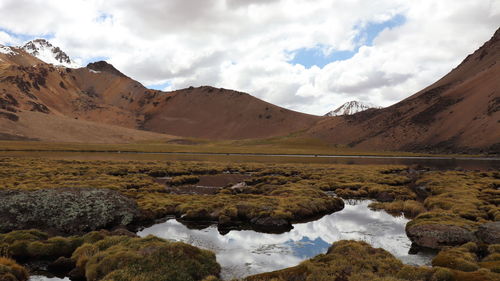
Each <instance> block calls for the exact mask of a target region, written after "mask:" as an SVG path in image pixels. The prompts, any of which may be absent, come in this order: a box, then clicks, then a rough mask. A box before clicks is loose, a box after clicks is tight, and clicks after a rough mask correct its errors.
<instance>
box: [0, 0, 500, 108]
mask: <svg viewBox="0 0 500 281" xmlns="http://www.w3.org/2000/svg"><path fill="white" fill-rule="evenodd" d="M499 26H500V1H498V0H439V1H436V0H419V1H408V0H294V1H292V0H169V1H158V0H136V1H132V0H71V1H69V0H0V44H3V45H11V46H16V45H22V44H23V43H25V42H26V41H28V40H31V39H35V38H46V39H48V40H49V41H50V42H51V43H52V44H54V45H56V46H59V47H61V49H63V50H64V51H65V52H66V53H67V54H68V55H69V56H70V57H71V58H73V59H74V60H75V61H77V62H78V63H80V64H81V65H83V66H84V65H86V64H87V63H88V62H92V61H96V60H107V61H108V62H109V63H111V64H113V65H114V66H115V67H116V68H118V69H119V70H120V71H122V72H123V73H125V74H126V75H128V76H130V77H132V78H133V79H136V80H138V81H140V82H141V83H143V84H144V85H145V86H147V87H150V88H155V89H161V90H175V89H181V88H185V87H189V86H195V87H196V86H201V85H211V86H214V87H222V88H227V89H234V90H238V91H243V92H247V93H250V94H252V95H254V96H256V97H258V98H260V99H263V100H265V101H268V102H271V103H274V104H277V105H279V106H283V107H285V108H289V109H293V110H297V111H301V112H306V113H310V114H316V115H323V114H325V113H326V112H328V111H330V110H333V109H335V108H336V107H338V106H340V105H341V104H343V103H345V102H347V101H351V100H359V101H364V102H369V103H372V104H376V105H379V106H388V105H391V104H394V103H396V102H398V101H400V100H402V99H404V98H406V97H408V96H410V95H412V94H413V93H415V92H417V91H419V90H421V89H422V88H424V87H426V86H428V85H430V84H431V83H433V82H435V81H436V80H438V79H439V78H440V77H442V76H443V75H445V74H446V73H448V72H449V71H450V70H451V69H453V68H454V67H456V66H457V65H458V64H459V63H460V62H461V61H462V60H463V59H464V58H465V57H466V56H467V55H468V54H469V53H472V52H473V51H474V50H476V49H477V48H479V47H480V46H481V45H482V44H483V43H484V42H485V41H487V40H488V39H489V38H490V37H491V36H492V35H493V33H494V32H495V30H496V29H497V28H498V27H499Z"/></svg>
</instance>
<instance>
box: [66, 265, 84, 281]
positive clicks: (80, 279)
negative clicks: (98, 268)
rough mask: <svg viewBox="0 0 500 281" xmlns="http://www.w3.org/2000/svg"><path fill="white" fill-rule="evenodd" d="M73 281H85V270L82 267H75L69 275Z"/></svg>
mask: <svg viewBox="0 0 500 281" xmlns="http://www.w3.org/2000/svg"><path fill="white" fill-rule="evenodd" d="M68 277H69V279H70V280H71V281H85V280H86V279H85V270H84V269H83V268H81V267H75V268H74V269H73V270H71V271H70V272H69V273H68Z"/></svg>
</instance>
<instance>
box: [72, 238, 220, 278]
mask: <svg viewBox="0 0 500 281" xmlns="http://www.w3.org/2000/svg"><path fill="white" fill-rule="evenodd" d="M72 259H73V260H74V261H75V263H76V266H77V268H76V269H75V270H74V272H80V273H82V274H84V276H85V278H86V279H87V280H88V281H96V280H129V281H149V280H150V281H162V280H164V281H167V280H168V281H194V280H203V279H205V278H208V277H210V276H212V280H217V278H216V277H217V276H218V275H219V273H220V266H219V264H218V263H217V261H216V259H215V255H214V254H213V253H212V252H210V251H206V250H201V249H198V248H196V247H193V246H190V245H188V244H184V243H179V242H168V241H166V240H163V239H160V238H157V237H154V236H148V237H145V238H131V237H126V236H114V237H107V238H105V239H103V240H101V241H99V242H97V243H93V244H92V243H86V244H84V245H82V246H81V247H80V248H78V249H77V250H76V251H75V252H74V253H73V255H72ZM207 280H208V279H207Z"/></svg>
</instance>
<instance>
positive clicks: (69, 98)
mask: <svg viewBox="0 0 500 281" xmlns="http://www.w3.org/2000/svg"><path fill="white" fill-rule="evenodd" d="M35 41H36V42H38V43H36V42H35ZM33 42H35V43H36V44H35V43H33V44H34V45H35V46H42V45H43V46H46V47H45V48H44V50H47V49H48V47H47V46H49V45H50V43H49V44H45V43H40V42H42V41H37V40H34V41H33ZM50 46H52V45H50ZM4 48H8V50H11V51H12V52H8V53H7V52H2V53H0V133H3V134H4V136H7V137H4V138H11V139H12V138H28V139H40V140H47V141H54V140H55V139H57V141H86V142H88V141H92V136H93V134H94V132H93V130H94V129H92V128H91V126H90V125H95V126H97V125H99V126H100V127H99V128H101V129H100V130H99V131H100V132H101V133H102V134H101V136H99V137H96V138H94V141H96V142H105V141H106V139H105V136H106V134H105V133H106V130H105V129H103V128H104V127H106V126H113V130H111V129H110V130H109V134H110V135H112V136H115V137H111V136H110V142H113V141H116V140H119V141H122V142H126V141H134V140H137V139H145V138H156V139H158V138H168V137H169V135H176V136H182V137H196V138H208V139H243V138H266V137H273V136H281V135H287V134H290V133H292V132H295V131H300V130H305V129H307V128H309V127H311V126H312V125H313V124H314V123H316V122H317V120H319V119H321V117H318V116H313V115H308V114H303V113H299V112H295V111H291V110H287V109H284V108H281V107H278V106H275V105H272V104H270V103H267V102H264V101H262V100H259V99H257V98H255V97H253V96H251V95H249V94H246V93H242V92H236V91H232V90H226V89H219V88H213V87H208V86H204V87H197V88H193V87H190V88H188V89H184V90H178V91H173V92H162V91H157V90H150V89H147V88H145V87H144V86H143V85H142V84H140V83H139V82H137V81H135V80H133V79H131V78H129V77H127V76H126V75H125V74H123V73H122V72H120V71H119V70H117V69H116V68H115V67H114V66H112V65H111V64H109V63H107V62H104V61H100V62H95V63H91V64H89V65H87V67H81V68H69V67H60V66H58V67H56V66H54V65H52V64H47V63H46V62H44V61H42V60H40V59H38V58H37V57H35V56H33V55H31V54H32V53H33V54H35V53H34V52H33V50H34V49H33V48H31V47H29V48H28V49H29V50H28V51H29V53H28V52H27V51H26V50H25V49H26V48H24V47H23V48H16V47H4ZM4 48H2V50H3V49H4ZM36 48H37V50H38V51H37V52H38V53H36V54H38V55H40V54H41V53H42V52H41V50H42V49H41V48H39V47H36ZM61 53H63V52H62V51H61ZM58 57H59V58H60V57H62V56H56V59H57V58H58ZM64 61H66V62H67V60H64ZM69 61H71V60H69ZM37 116H38V117H37ZM39 120H44V122H42V123H40V122H38V121H39ZM37 126H41V129H39V128H38V127H37ZM103 126H104V127H103ZM57 128H61V130H60V132H59V134H60V135H59V136H58V135H54V134H58V132H57ZM63 128H64V129H63ZM69 128H73V129H69ZM118 128H123V129H124V130H125V128H126V129H127V130H133V131H134V133H131V132H130V131H127V132H126V131H121V132H117V130H119V129H118ZM146 131H150V132H151V133H148V132H146ZM46 132H47V134H46ZM48 132H50V133H48ZM111 132H114V133H113V134H112V133H111ZM82 134H84V135H87V137H86V138H81V135H82ZM74 135H79V136H80V137H75V136H74ZM127 135H132V136H136V137H135V138H133V139H132V138H131V139H127ZM0 138H1V135H0Z"/></svg>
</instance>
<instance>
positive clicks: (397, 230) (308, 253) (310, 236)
mask: <svg viewBox="0 0 500 281" xmlns="http://www.w3.org/2000/svg"><path fill="white" fill-rule="evenodd" d="M370 203H371V201H370V200H362V201H360V200H356V201H345V208H344V209H343V210H342V211H340V212H337V213H333V214H331V215H326V216H324V217H322V218H321V219H318V220H316V221H312V222H307V223H300V224H294V228H293V229H292V230H291V231H289V232H286V233H282V234H267V233H260V232H256V231H252V230H241V231H237V230H236V231H235V230H233V231H230V232H229V233H227V234H225V235H222V234H220V233H219V231H218V230H217V227H216V226H210V227H208V228H205V229H203V230H197V229H189V228H187V227H186V226H185V225H183V224H181V223H180V222H178V221H176V220H174V219H171V220H168V221H166V222H164V223H159V224H156V225H154V226H152V227H149V228H146V229H144V230H143V231H140V232H139V233H138V235H140V236H147V235H149V234H152V235H156V236H159V237H163V238H166V239H170V240H175V241H182V242H185V243H188V244H191V245H194V246H197V247H201V248H204V249H209V250H212V251H214V252H215V253H216V256H217V261H218V262H219V264H220V265H221V266H222V278H223V279H225V280H230V279H232V278H241V277H244V276H248V275H252V274H257V273H262V272H268V271H274V270H278V269H283V268H286V267H290V266H295V265H297V264H299V263H300V262H301V261H303V260H306V259H309V258H311V257H314V256H316V255H318V254H321V253H325V252H326V250H327V249H328V247H329V246H330V244H331V243H333V242H335V241H338V240H348V239H354V240H363V241H365V242H367V243H370V244H371V245H372V246H374V247H377V248H378V247H380V248H384V249H386V250H387V251H389V252H391V253H392V254H393V255H394V256H396V257H398V258H399V259H401V260H402V261H403V262H404V263H407V264H413V265H425V264H430V261H431V259H432V257H433V256H434V253H431V252H428V253H419V254H418V255H409V254H408V251H409V249H410V246H411V242H410V240H409V239H408V237H407V236H406V233H405V225H406V223H407V222H408V219H406V218H404V217H402V216H401V217H394V216H391V215H389V214H388V213H386V212H384V211H373V210H370V209H369V208H368V205H369V204H370Z"/></svg>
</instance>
